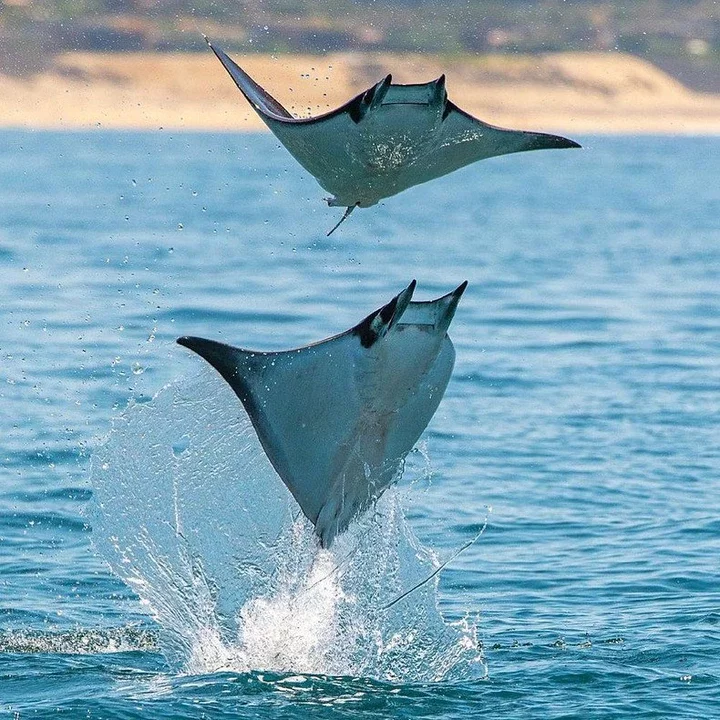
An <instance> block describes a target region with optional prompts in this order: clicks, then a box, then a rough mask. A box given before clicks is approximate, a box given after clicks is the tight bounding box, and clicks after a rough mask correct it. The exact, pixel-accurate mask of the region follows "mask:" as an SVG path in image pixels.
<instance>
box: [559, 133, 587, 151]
mask: <svg viewBox="0 0 720 720" xmlns="http://www.w3.org/2000/svg"><path fill="white" fill-rule="evenodd" d="M553 138H554V139H555V147H557V148H559V149H565V148H582V145H581V144H580V143H579V142H575V140H571V139H570V138H566V137H563V136H562V135H553Z"/></svg>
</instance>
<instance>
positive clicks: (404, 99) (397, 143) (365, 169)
mask: <svg viewBox="0 0 720 720" xmlns="http://www.w3.org/2000/svg"><path fill="white" fill-rule="evenodd" d="M205 40H206V41H207V43H208V45H209V46H210V47H211V48H212V51H213V52H214V53H215V55H216V56H217V58H218V59H219V60H220V62H221V63H222V64H223V66H224V67H225V69H226V70H227V71H228V73H229V74H230V76H231V77H232V79H233V80H234V81H235V84H236V85H237V86H238V88H240V91H241V92H242V94H243V95H244V96H245V98H246V99H247V100H248V102H249V103H250V104H251V105H252V107H253V109H254V110H255V112H257V114H258V115H259V116H260V118H261V120H262V121H263V122H264V123H265V124H266V125H267V126H268V128H269V129H270V130H271V131H272V132H273V133H274V134H275V136H276V137H277V138H278V140H280V142H281V143H282V144H283V145H284V146H285V147H286V148H287V149H288V150H289V151H290V154H291V155H292V156H293V157H294V158H295V159H296V160H297V161H298V162H299V163H300V164H301V165H302V166H303V167H304V168H305V169H306V170H307V171H308V172H309V173H310V174H311V175H313V176H314V177H315V179H316V180H317V181H318V182H319V183H320V185H321V186H322V187H323V188H324V189H325V190H327V192H329V193H332V197H331V198H329V199H328V204H329V205H331V206H333V207H337V206H339V207H345V208H346V210H345V214H344V215H343V217H342V219H341V220H340V222H339V223H338V224H337V225H336V226H335V227H334V228H333V229H332V230H331V231H330V233H332V232H333V231H334V230H335V229H336V228H337V227H338V225H340V223H341V222H342V221H343V220H344V219H345V218H347V217H348V215H350V213H351V212H352V211H353V210H354V209H355V208H356V207H360V208H367V207H370V206H372V205H375V204H376V203H378V202H379V201H380V200H383V199H384V198H387V197H390V196H391V195H395V194H397V193H399V192H402V191H403V190H407V189H408V188H410V187H412V186H413V185H419V184H420V183H424V182H427V181H428V180H433V179H435V178H438V177H441V176H443V175H447V174H448V173H451V172H453V171H454V170H458V169H459V168H462V167H464V166H465V165H469V164H471V163H474V162H477V161H478V160H485V159H486V158H491V157H495V156H497V155H508V154H510V153H516V152H524V151H526V150H544V149H559V148H573V147H580V145H579V144H578V143H576V142H575V141H573V140H568V139H567V138H564V137H561V136H559V135H550V134H547V133H539V132H527V131H524V130H506V129H504V128H499V127H495V126H494V125H490V124H488V123H485V122H483V121H482V120H478V119H476V118H474V117H473V116H472V115H470V114H469V113H467V112H465V111H464V110H461V109H460V108H459V107H458V106H457V105H455V103H453V102H452V101H451V100H449V99H448V96H447V91H446V90H445V76H444V75H441V76H440V77H439V78H438V79H437V80H433V81H431V82H427V83H420V84H414V85H396V84H394V83H393V82H392V75H388V76H387V77H385V78H384V79H383V80H381V81H380V82H378V83H377V84H375V85H373V86H372V87H371V88H368V89H367V90H365V91H364V92H362V93H360V94H359V95H357V96H356V97H354V98H353V99H352V100H349V101H348V102H346V103H345V104H344V105H342V106H340V107H339V108H337V109H336V110H332V111H330V112H328V113H324V114H322V115H318V116H316V117H312V118H296V117H293V115H292V114H291V113H290V112H288V111H287V110H286V109H285V108H284V107H283V106H282V105H281V104H280V103H279V102H278V101H277V100H276V99H275V98H274V97H272V96H271V95H270V94H269V93H268V92H266V91H265V90H264V89H263V88H262V87H260V85H258V84H257V83H256V82H255V81H254V80H253V79H252V78H251V77H250V76H249V75H248V74H247V73H246V72H245V71H244V70H243V69H242V68H241V67H240V66H239V65H237V63H235V62H234V61H233V60H232V59H231V58H229V57H228V56H227V55H226V54H225V53H224V52H223V51H222V50H220V49H219V48H216V47H215V46H214V45H212V44H211V43H210V41H209V40H208V39H207V38H205ZM330 233H328V235H329V234H330Z"/></svg>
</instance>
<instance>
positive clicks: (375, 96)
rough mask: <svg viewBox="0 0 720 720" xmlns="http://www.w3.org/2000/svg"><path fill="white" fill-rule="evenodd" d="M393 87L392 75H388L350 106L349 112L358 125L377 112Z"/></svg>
mask: <svg viewBox="0 0 720 720" xmlns="http://www.w3.org/2000/svg"><path fill="white" fill-rule="evenodd" d="M391 85H392V75H386V76H385V77H384V78H383V79H382V80H381V81H380V82H379V83H377V84H376V85H373V86H372V87H371V88H370V89H369V90H366V91H365V92H364V93H363V94H362V95H359V96H358V97H357V98H355V100H354V101H353V102H352V103H351V104H350V105H349V106H348V108H347V111H348V113H349V115H350V118H351V119H352V121H353V122H354V123H355V124H356V125H357V124H358V123H359V122H360V121H361V120H362V119H363V118H364V117H365V116H366V115H367V114H368V113H369V112H372V111H373V110H377V109H378V108H379V107H380V106H381V105H382V103H383V100H384V99H385V96H386V95H387V94H388V90H389V89H390V86H391Z"/></svg>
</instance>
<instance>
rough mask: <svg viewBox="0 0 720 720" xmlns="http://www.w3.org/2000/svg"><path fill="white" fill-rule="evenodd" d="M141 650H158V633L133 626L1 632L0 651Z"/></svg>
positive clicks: (90, 652) (79, 652)
mask: <svg viewBox="0 0 720 720" xmlns="http://www.w3.org/2000/svg"><path fill="white" fill-rule="evenodd" d="M139 650H143V651H152V650H157V633H155V632H153V631H152V630H149V629H146V628H140V627H133V626H128V627H124V628H110V629H105V630H100V629H99V630H86V629H78V630H69V631H64V632H55V633H49V632H42V631H36V630H11V631H8V632H4V633H0V653H20V654H35V653H53V654H63V655H96V654H102V653H121V652H135V651H139Z"/></svg>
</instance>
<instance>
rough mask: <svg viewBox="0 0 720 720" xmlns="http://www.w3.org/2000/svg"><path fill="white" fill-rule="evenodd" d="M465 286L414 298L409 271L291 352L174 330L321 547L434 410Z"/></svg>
mask: <svg viewBox="0 0 720 720" xmlns="http://www.w3.org/2000/svg"><path fill="white" fill-rule="evenodd" d="M466 286H467V283H466V282H465V283H463V284H462V285H460V286H459V287H458V288H457V289H455V290H454V291H453V292H451V293H448V294H447V295H444V296H443V297H440V298H437V299H436V300H432V301H428V302H412V295H413V292H414V290H415V281H414V280H413V281H412V282H411V283H410V285H409V286H408V287H407V288H406V289H405V290H403V291H402V292H401V293H400V294H399V295H396V296H395V297H394V298H393V299H392V300H391V301H390V302H389V303H388V304H387V305H384V306H383V307H381V308H380V309H379V310H376V311H375V312H373V313H372V314H370V315H368V317H366V318H365V319H364V320H363V321H362V322H361V323H359V324H358V325H356V326H355V327H353V328H351V329H350V330H347V331H346V332H344V333H341V334H340V335H336V336H334V337H331V338H329V339H327V340H323V341H321V342H318V343H315V344H313V345H308V346H306V347H302V348H298V349H296V350H287V351H283V352H254V351H251V350H242V349H240V348H236V347H232V346H230V345H225V344H223V343H219V342H215V341H214V340H204V339H202V338H196V337H181V338H179V339H178V343H180V344H181V345H184V346H185V347H187V348H189V349H190V350H193V351H194V352H196V353H197V354H198V355H200V356H201V357H203V358H204V359H205V360H207V361H208V362H209V363H210V364H211V365H212V366H213V367H214V368H215V369H216V370H217V371H218V372H219V373H220V374H221V375H222V376H223V378H225V380H226V381H227V382H228V383H229V384H230V386H231V387H232V389H233V390H234V391H235V394H236V395H237V396H238V397H239V398H240V400H241V401H242V403H243V405H244V406H245V409H246V411H247V413H248V415H249V416H250V419H251V421H252V424H253V426H254V428H255V431H256V432H257V434H258V437H259V439H260V442H261V444H262V446H263V448H264V450H265V453H266V454H267V456H268V458H269V459H270V462H271V463H272V464H273V466H274V468H275V470H276V471H277V473H278V475H279V476H280V478H281V479H282V481H283V482H284V483H285V485H286V486H287V487H288V489H289V490H290V492H291V493H292V494H293V496H294V497H295V499H296V500H297V502H298V504H299V505H300V507H301V509H302V511H303V512H304V513H305V515H306V516H307V517H308V518H309V520H310V521H311V522H312V523H313V525H314V526H315V532H316V534H317V535H318V537H319V538H320V542H321V545H322V546H323V547H328V546H329V545H330V544H331V543H332V541H333V539H334V538H335V536H336V535H338V534H339V533H341V532H343V531H344V530H345V529H346V528H347V526H348V524H349V523H350V522H351V520H352V519H353V518H354V517H355V516H357V515H358V514H359V513H360V512H362V510H364V509H365V508H366V507H368V505H370V503H371V502H372V501H373V500H375V499H376V498H378V497H380V495H381V494H382V493H383V492H384V491H385V489H386V488H387V487H388V486H389V485H390V484H391V483H392V482H393V481H394V480H395V479H396V478H397V477H398V474H399V472H400V469H401V466H402V461H403V458H404V457H405V456H406V455H407V453H408V452H409V451H410V450H411V449H412V447H413V445H414V444H415V443H416V442H417V440H418V438H419V437H420V435H421V434H422V432H423V430H425V428H426V426H427V424H428V423H429V422H430V419H431V418H432V416H433V415H434V413H435V410H436V409H437V407H438V405H439V404H440V400H441V399H442V396H443V394H444V393H445V388H446V387H447V384H448V381H449V380H450V374H451V373H452V368H453V365H454V362H455V350H454V348H453V344H452V342H451V341H450V338H449V337H448V335H447V329H448V326H449V325H450V322H451V320H452V318H453V315H454V314H455V309H456V308H457V304H458V302H459V301H460V297H461V296H462V294H463V292H464V290H465V288H466Z"/></svg>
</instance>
